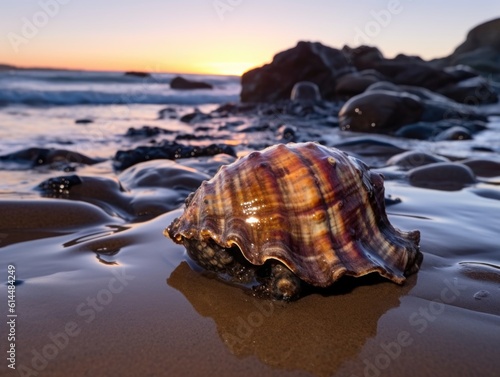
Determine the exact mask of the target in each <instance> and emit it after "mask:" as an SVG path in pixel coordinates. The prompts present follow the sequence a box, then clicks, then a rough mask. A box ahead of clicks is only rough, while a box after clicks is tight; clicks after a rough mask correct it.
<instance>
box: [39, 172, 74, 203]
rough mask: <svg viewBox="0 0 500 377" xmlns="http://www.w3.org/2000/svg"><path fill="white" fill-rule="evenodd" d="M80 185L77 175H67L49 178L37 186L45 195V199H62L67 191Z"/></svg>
mask: <svg viewBox="0 0 500 377" xmlns="http://www.w3.org/2000/svg"><path fill="white" fill-rule="evenodd" d="M81 183H82V180H81V179H80V177H79V176H78V175H67V176H63V177H56V178H49V179H47V180H46V181H43V182H42V183H40V184H39V185H38V188H39V189H40V190H41V191H43V192H44V193H45V196H47V197H57V198H59V197H63V196H64V195H67V194H68V193H69V190H70V189H71V188H72V187H73V186H75V185H79V184H81Z"/></svg>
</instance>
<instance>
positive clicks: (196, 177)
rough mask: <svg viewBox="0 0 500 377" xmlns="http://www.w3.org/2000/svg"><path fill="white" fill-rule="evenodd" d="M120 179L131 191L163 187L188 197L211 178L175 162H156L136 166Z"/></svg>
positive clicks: (124, 173)
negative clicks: (181, 192) (183, 193)
mask: <svg viewBox="0 0 500 377" xmlns="http://www.w3.org/2000/svg"><path fill="white" fill-rule="evenodd" d="M119 178H120V182H122V183H123V184H124V185H125V186H126V187H127V188H129V189H137V188H148V187H150V188H153V187H161V188H169V189H173V190H184V191H185V194H186V195H187V194H189V193H190V192H192V191H196V189H197V188H198V187H199V186H200V185H201V183H202V182H203V181H204V180H207V179H210V176H208V175H207V174H203V173H201V172H199V171H197V170H195V169H193V168H189V167H186V166H182V165H180V164H178V163H176V162H174V161H169V160H164V161H160V160H155V161H147V162H142V163H140V164H137V165H134V166H132V167H130V168H128V169H126V170H125V171H123V172H122V173H121V174H120V176H119Z"/></svg>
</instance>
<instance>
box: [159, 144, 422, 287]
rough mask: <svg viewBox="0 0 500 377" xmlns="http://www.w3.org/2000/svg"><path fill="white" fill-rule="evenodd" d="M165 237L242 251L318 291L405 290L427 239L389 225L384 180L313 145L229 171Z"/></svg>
mask: <svg viewBox="0 0 500 377" xmlns="http://www.w3.org/2000/svg"><path fill="white" fill-rule="evenodd" d="M165 234H166V235H168V236H169V237H170V238H171V239H172V240H174V241H175V242H176V243H184V244H185V245H193V241H195V243H196V242H198V241H199V242H201V243H202V244H203V245H206V244H207V242H208V241H210V240H212V241H213V243H215V244H216V245H218V246H219V247H221V248H224V249H225V248H231V247H233V246H237V247H238V248H239V249H240V250H241V253H242V254H243V256H244V257H245V259H246V260H248V261H249V262H250V263H251V264H252V265H255V266H260V265H263V264H264V263H265V262H266V261H269V260H273V261H279V262H281V263H282V264H283V265H285V266H286V267H288V269H290V270H291V271H292V272H293V273H294V274H295V275H296V276H298V277H299V278H300V279H301V280H303V281H305V282H306V283H308V284H311V285H314V286H319V287H326V286H329V285H331V284H332V283H333V282H335V281H336V280H338V279H339V278H340V277H341V276H343V275H350V276H355V277H359V276H363V275H366V274H369V273H372V272H377V273H379V274H380V275H382V276H384V277H386V278H388V279H390V280H392V281H393V282H395V283H398V284H401V283H403V282H404V280H405V276H406V275H408V274H410V273H413V272H415V271H417V270H418V268H419V263H420V261H421V259H422V255H421V253H420V250H419V240H420V232H419V231H410V232H403V231H400V230H398V229H396V228H394V227H393V226H392V225H391V224H390V222H389V220H388V218H387V215H386V213H385V203H384V186H383V178H382V176H381V175H380V174H377V173H374V172H371V171H370V170H369V168H368V167H367V166H366V165H365V164H364V163H363V162H361V161H359V160H357V159H356V158H353V157H351V156H348V155H347V154H346V153H345V152H343V151H340V150H338V149H335V148H329V147H325V146H322V145H320V144H317V143H313V142H309V143H298V144H294V143H290V144H286V145H284V144H279V145H274V146H272V147H269V148H266V149H264V150H262V151H260V152H252V153H250V154H248V155H246V156H245V157H242V158H240V159H238V160H237V161H235V162H234V163H232V164H230V165H226V166H222V167H221V168H220V170H219V171H218V172H217V174H216V175H215V176H214V177H213V178H212V179H210V180H209V181H204V182H203V183H202V185H201V186H200V187H199V189H198V190H197V191H196V192H195V193H194V194H191V196H190V197H189V198H188V199H187V200H186V208H185V211H184V214H183V215H182V216H181V217H179V218H178V219H176V220H174V221H173V222H172V224H171V225H170V226H169V227H168V228H167V229H166V231H165ZM212 241H210V242H212ZM191 249H192V250H188V251H190V255H193V254H196V253H199V252H200V250H202V247H198V248H197V249H196V247H191ZM211 254H213V253H211ZM214 264H215V263H214ZM217 264H219V265H220V263H218V262H217Z"/></svg>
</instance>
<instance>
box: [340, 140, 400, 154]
mask: <svg viewBox="0 0 500 377" xmlns="http://www.w3.org/2000/svg"><path fill="white" fill-rule="evenodd" d="M334 147H335V148H339V149H341V150H343V151H346V152H349V153H354V154H358V155H361V156H383V157H387V158H388V157H391V156H393V155H395V154H398V153H402V152H406V149H403V148H400V147H398V146H397V145H394V144H391V143H388V142H386V141H382V140H378V139H376V138H369V137H361V138H356V139H351V140H349V141H344V142H342V143H339V144H336V145H334Z"/></svg>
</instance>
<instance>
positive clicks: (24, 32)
mask: <svg viewBox="0 0 500 377" xmlns="http://www.w3.org/2000/svg"><path fill="white" fill-rule="evenodd" d="M42 4H45V5H42ZM216 5H218V8H217V9H218V11H217V10H216ZM0 6H1V7H0V32H1V39H0V63H6V64H14V65H19V66H25V67H26V66H38V67H39V66H43V67H59V68H78V69H96V70H140V71H150V72H179V73H215V74H241V73H243V72H244V71H246V70H248V69H250V68H252V67H255V66H260V65H262V64H264V63H266V62H269V61H271V59H272V57H273V55H274V54H276V53H277V52H279V51H282V50H284V49H287V48H290V47H293V46H294V45H295V44H296V43H297V41H299V40H311V41H319V42H322V43H324V44H327V45H329V46H332V47H337V48H341V47H342V46H343V45H344V44H348V45H350V46H356V45H359V44H361V43H364V44H370V45H376V46H378V47H379V48H380V49H381V50H382V52H383V53H384V55H385V56H387V57H392V56H394V55H396V54H397V53H400V52H401V53H405V54H417V55H420V56H422V57H424V58H433V57H439V56H444V55H447V54H449V53H450V52H452V51H453V49H454V48H455V47H456V46H457V45H459V44H460V43H461V42H462V41H463V40H464V38H465V36H466V33H467V31H468V30H469V29H470V28H472V27H473V26H475V25H477V24H479V23H482V22H484V21H486V20H490V19H493V18H497V17H500V1H499V0H476V1H473V0H455V1H436V0H433V1H427V0H421V1H416V0H413V1H412V0H385V1H379V0H359V1H353V0H308V1H306V0H177V1H174V0H135V1H134V0H37V1H30V0H22V1H21V0H0ZM44 8H45V10H44ZM391 12H392V13H391Z"/></svg>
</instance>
